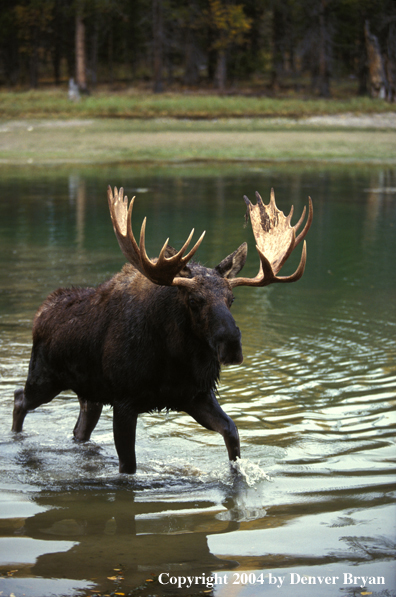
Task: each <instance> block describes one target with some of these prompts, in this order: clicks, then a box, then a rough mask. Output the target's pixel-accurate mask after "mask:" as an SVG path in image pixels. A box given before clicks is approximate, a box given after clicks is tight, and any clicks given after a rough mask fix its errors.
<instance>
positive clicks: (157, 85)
mask: <svg viewBox="0 0 396 597" xmlns="http://www.w3.org/2000/svg"><path fill="white" fill-rule="evenodd" d="M163 37H164V32H163V15H162V0H153V42H154V87H153V91H154V93H162V91H163V90H164V86H163V81H162V70H163Z"/></svg>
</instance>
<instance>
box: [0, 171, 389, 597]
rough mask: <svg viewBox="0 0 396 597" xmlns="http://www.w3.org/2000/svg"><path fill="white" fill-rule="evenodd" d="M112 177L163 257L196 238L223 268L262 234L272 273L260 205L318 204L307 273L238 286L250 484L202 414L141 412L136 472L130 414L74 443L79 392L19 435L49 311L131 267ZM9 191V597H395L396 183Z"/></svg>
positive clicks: (323, 177) (151, 247)
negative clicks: (123, 452) (252, 219)
mask: <svg viewBox="0 0 396 597" xmlns="http://www.w3.org/2000/svg"><path fill="white" fill-rule="evenodd" d="M108 184H111V185H117V186H121V185H122V186H124V188H125V189H126V192H127V194H128V196H132V195H136V196H137V200H136V203H135V208H134V229H135V232H137V231H138V229H139V226H140V223H141V221H142V219H143V217H144V215H147V216H148V223H147V244H148V252H149V254H151V255H155V254H156V253H158V251H159V249H160V248H161V246H162V244H163V242H164V241H165V239H166V238H167V237H168V236H169V237H170V243H171V244H172V245H174V246H176V247H179V246H181V244H182V243H183V242H184V240H185V238H186V237H187V235H188V233H189V231H190V230H191V228H192V227H194V228H195V231H196V232H195V235H196V238H198V235H199V234H200V233H201V231H203V230H206V231H207V232H206V237H205V240H204V242H203V244H202V245H201V247H200V249H199V252H198V254H197V257H198V258H199V260H200V261H201V263H203V264H205V265H208V266H214V265H216V264H217V263H218V262H220V261H221V259H222V258H223V257H225V256H226V255H227V254H228V253H230V252H232V251H233V250H235V249H236V248H237V247H238V246H239V245H240V244H241V243H242V242H244V241H247V242H248V244H249V256H248V262H247V264H246V266H245V269H244V274H246V275H251V276H254V275H255V273H256V271H257V267H258V258H257V255H256V252H255V248H254V240H253V237H252V233H251V230H250V227H249V226H248V227H244V214H245V204H244V202H243V200H242V196H243V195H244V194H247V195H248V196H249V197H250V198H251V199H254V192H255V191H256V190H258V191H259V192H260V193H261V194H262V196H263V198H264V199H265V201H266V202H267V200H268V198H269V192H270V188H271V187H274V188H275V192H276V199H277V204H278V206H279V207H280V208H281V209H283V210H284V211H285V212H286V213H287V212H288V211H289V209H290V206H291V204H294V207H295V214H296V217H297V215H299V214H300V213H301V211H302V209H303V206H304V205H305V204H307V196H308V195H310V196H311V197H312V199H313V203H314V222H313V225H312V228H311V230H310V232H309V234H308V237H307V242H308V261H307V267H306V271H305V273H304V276H303V278H302V280H301V281H299V282H298V283H296V284H291V285H274V286H271V287H269V288H265V289H251V288H237V289H236V290H235V296H236V301H235V303H234V306H233V314H234V317H235V319H236V321H237V324H238V326H239V327H240V328H241V331H242V341H243V348H244V363H243V364H242V365H241V366H235V367H230V368H228V369H225V370H224V371H223V375H222V383H221V388H220V402H221V404H222V406H223V408H224V410H225V411H226V412H227V413H228V414H229V415H230V416H231V417H232V418H233V419H234V421H235V422H236V424H237V426H238V429H239V432H240V436H241V449H242V460H241V462H240V463H239V472H238V474H232V473H231V471H230V467H229V464H228V461H227V454H226V449H225V446H224V444H223V441H222V439H221V437H220V436H217V435H216V434H214V433H211V432H209V431H206V430H204V429H203V428H201V427H199V426H198V425H197V424H196V423H195V422H194V421H193V420H192V419H190V418H189V417H187V416H186V415H184V414H183V413H169V414H165V413H161V414H155V415H145V416H142V417H141V418H140V419H139V423H138V433H137V459H138V472H137V474H136V475H135V476H132V477H129V476H123V475H119V474H118V472H117V471H118V461H117V457H116V453H115V448H114V445H113V438H112V411H111V409H109V408H106V409H105V410H104V412H103V415H102V417H101V420H100V422H99V424H98V427H97V428H96V430H95V432H94V434H93V435H92V440H91V441H90V442H88V443H87V444H85V445H78V444H75V443H74V442H73V440H72V429H73V426H74V423H75V420H76V417H77V414H78V403H77V400H76V398H75V397H74V396H73V395H72V394H71V393H65V394H62V396H60V397H58V398H57V399H56V400H54V401H53V402H52V403H51V404H49V405H46V406H43V407H41V408H39V409H37V410H36V411H34V412H32V413H29V414H28V416H27V418H26V421H25V426H24V431H23V432H22V433H21V434H17V435H14V434H13V433H11V431H10V427H11V413H12V402H13V392H14V389H15V388H17V387H21V386H23V384H24V381H25V378H26V374H27V367H28V362H29V356H30V348H31V322H32V318H33V315H34V312H35V310H36V309H37V307H38V306H39V304H40V303H41V302H42V300H43V299H44V298H45V297H46V295H47V294H48V293H49V292H50V291H52V290H54V289H55V288H57V287H59V286H69V285H79V286H81V285H96V284H98V283H100V282H101V281H102V280H104V279H106V278H108V277H110V276H111V275H112V274H113V273H115V272H116V271H118V270H119V269H120V267H121V266H122V264H123V257H122V255H121V252H120V250H119V247H118V244H117V242H116V239H115V236H114V233H113V230H112V226H111V223H110V218H109V214H108V208H107V201H106V188H107V185H108ZM0 190H1V193H0V425H1V436H0V454H1V462H2V464H1V467H2V475H1V481H0V571H1V573H2V577H0V591H3V593H2V594H3V595H10V594H11V593H13V594H14V595H15V597H20V596H22V595H26V596H28V597H34V596H37V597H39V596H44V595H49V594H55V595H75V594H77V593H78V592H80V593H81V592H82V594H84V595H85V594H95V592H96V593H97V594H106V592H107V594H111V593H113V594H114V593H117V592H118V593H125V594H128V592H132V591H134V590H136V591H137V592H135V593H133V594H139V595H163V594H172V595H184V594H190V595H191V594H198V593H199V592H200V591H204V590H205V591H210V590H211V591H212V594H213V595H216V596H220V597H226V596H227V597H228V595H238V596H253V595H261V594H263V595H264V594H265V595H267V594H270V595H272V594H277V595H280V596H282V595H285V596H288V595H293V596H297V597H298V596H299V595H301V596H303V595H304V596H305V595H313V596H315V597H316V596H317V595H320V596H322V595H323V596H327V595H328V596H329V597H330V596H334V595H360V594H361V593H362V592H363V594H364V593H365V592H366V594H369V593H368V592H371V594H372V595H374V596H375V595H378V596H379V595H382V596H386V597H388V596H390V595H395V594H396V592H395V591H396V581H395V565H394V558H395V551H396V550H395V525H394V523H395V487H396V484H395V475H394V470H395V456H396V448H395V398H396V392H395V390H396V360H395V356H396V337H395V331H396V301H395V299H396V276H395V273H394V260H395V254H396V170H394V169H390V168H388V169H387V168H379V167H378V168H374V167H373V168H354V167H350V166H349V167H344V168H330V167H329V168H326V167H322V166H318V165H316V166H315V167H303V166H301V165H299V166H297V165H296V166H293V167H287V166H260V167H252V166H243V165H233V166H232V167H230V166H228V167H226V166H224V167H218V166H216V167H213V168H211V169H210V168H207V167H203V166H195V167H194V166H190V167H188V168H187V167H186V168H183V167H179V166H166V167H165V166H164V167H163V168H150V167H143V166H142V167H139V168H131V167H122V166H119V167H111V168H110V167H109V168H107V167H101V168H87V169H78V168H73V169H67V168H65V169H55V168H54V169H48V170H44V169H33V168H31V169H3V170H2V176H1V180H0ZM296 252H298V253H299V249H297V250H296ZM298 259H299V254H298V255H296V256H294V255H293V256H292V257H291V259H290V260H289V261H290V264H289V263H288V264H287V265H285V267H284V270H282V274H288V273H291V272H292V271H293V270H294V268H295V267H296V265H297V263H298ZM215 572H216V573H217V576H216V578H215V581H216V582H211V581H208V577H211V575H213V574H214V573H215ZM161 575H162V576H161ZM187 577H194V578H195V579H196V580H194V583H193V584H192V586H191V587H190V588H179V586H178V585H183V583H184V581H183V580H182V579H183V578H186V579H187ZM275 577H277V579H278V580H277V582H276V583H275V582H274V579H275ZM279 577H281V578H283V581H281V580H279ZM308 577H311V580H306V578H307V579H308ZM355 577H356V578H355ZM358 577H359V579H358ZM360 577H364V580H361V579H360ZM320 578H322V581H320V580H319V579H320ZM324 578H328V581H325V580H323V579H324ZM271 581H272V582H271ZM355 581H356V582H355ZM188 582H189V581H187V580H186V582H185V583H184V587H186V583H188ZM225 583H228V584H225ZM211 584H213V585H214V586H213V587H211V586H210V585H211ZM362 584H363V587H364V585H366V588H362V587H361V585H362ZM137 587H140V588H139V589H138V588H137ZM205 594H210V593H205Z"/></svg>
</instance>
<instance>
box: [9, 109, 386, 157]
mask: <svg viewBox="0 0 396 597" xmlns="http://www.w3.org/2000/svg"><path fill="white" fill-rule="evenodd" d="M282 160H283V161H296V160H299V161H318V160H326V161H329V162H338V163H342V162H366V163H390V164H394V163H396V131H395V129H389V130H387V129H377V130H373V129H371V130H370V129H368V130H366V129H363V130H361V129H351V128H343V129H334V128H333V127H327V128H324V127H318V126H315V127H312V126H310V127H305V128H304V126H303V125H301V124H297V125H293V124H289V125H287V126H284V125H282V124H279V123H277V124H272V125H268V124H267V121H266V120H259V119H251V120H247V119H240V120H238V119H237V120H235V119H234V120H226V121H218V122H216V121H195V120H189V121H175V120H170V121H169V120H151V121H144V120H128V119H127V120H125V119H116V120H114V119H90V120H84V119H79V120H66V121H64V120H60V119H59V120H48V119H45V120H17V121H9V122H7V121H3V122H2V123H0V163H2V164H3V165H4V164H10V165H11V164H20V165H24V164H67V163H78V164H83V163H85V164H89V163H112V164H115V163H122V162H135V163H138V162H157V163H159V162H173V161H207V162H210V161H218V162H219V161H223V162H224V161H241V162H243V161H260V162H263V161H282Z"/></svg>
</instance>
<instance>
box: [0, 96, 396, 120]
mask: <svg viewBox="0 0 396 597" xmlns="http://www.w3.org/2000/svg"><path fill="white" fill-rule="evenodd" d="M391 111H393V112H396V104H389V103H387V102H385V101H383V100H373V99H370V98H368V97H351V98H349V99H329V100H326V99H319V98H318V99H301V98H283V99H277V98H270V97H264V96H263V97H252V96H244V95H235V96H220V95H217V94H213V95H210V94H184V93H164V94H152V93H143V92H132V91H125V92H122V93H110V92H108V93H107V92H103V91H100V92H96V93H94V94H92V95H90V96H84V97H82V98H81V99H80V100H79V101H77V102H71V101H69V99H68V96H67V90H66V89H49V90H37V91H24V92H22V91H21V92H11V91H0V118H7V119H8V118H192V119H199V118H240V117H253V118H268V117H289V118H300V117H304V116H316V115H323V114H342V113H347V112H351V113H354V114H370V113H374V112H391Z"/></svg>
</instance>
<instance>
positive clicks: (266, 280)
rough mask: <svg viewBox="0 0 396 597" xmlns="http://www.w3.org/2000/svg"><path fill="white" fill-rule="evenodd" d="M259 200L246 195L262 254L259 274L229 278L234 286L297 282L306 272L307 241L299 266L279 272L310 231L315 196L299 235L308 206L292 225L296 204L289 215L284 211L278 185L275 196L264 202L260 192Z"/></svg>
mask: <svg viewBox="0 0 396 597" xmlns="http://www.w3.org/2000/svg"><path fill="white" fill-rule="evenodd" d="M256 198H257V203H256V205H253V204H252V203H251V202H250V200H249V199H248V198H247V197H246V195H245V196H244V200H245V203H246V205H247V208H248V215H249V216H250V221H251V223H252V229H253V234H254V238H255V239H256V243H257V245H256V249H257V251H258V254H259V256H260V262H261V263H260V270H259V272H258V274H257V276H256V277H255V278H242V277H241V278H232V279H231V280H229V282H230V284H231V287H233V288H234V287H235V286H268V284H273V283H274V282H296V281H297V280H299V279H300V278H301V276H302V275H303V273H304V268H305V262H306V259H307V247H306V242H305V241H304V246H303V250H302V255H301V260H300V264H299V266H298V268H297V269H296V271H295V272H294V274H292V275H291V276H277V275H276V274H277V273H278V272H279V270H280V269H281V267H282V266H283V264H284V263H285V261H286V260H287V259H288V257H289V256H290V254H291V253H292V251H293V250H294V249H295V247H296V246H297V245H298V243H300V242H301V241H302V240H303V239H304V237H305V235H306V234H307V232H308V230H309V227H310V226H311V223H312V217H313V207H312V200H311V197H308V200H309V213H308V219H307V222H306V224H305V226H304V228H303V230H302V231H301V232H300V234H299V235H298V236H297V238H296V234H297V231H298V229H299V227H300V226H301V224H302V222H303V220H304V217H305V211H306V209H305V207H304V210H303V213H302V215H301V218H300V219H299V221H298V222H297V224H296V225H295V226H291V224H290V222H291V218H292V215H293V207H292V208H291V210H290V213H289V215H288V216H285V214H284V213H283V212H282V211H280V210H279V209H278V208H277V206H276V203H275V193H274V189H271V199H270V202H269V204H268V205H265V204H264V203H263V200H262V199H261V197H260V195H259V194H258V193H256Z"/></svg>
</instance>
